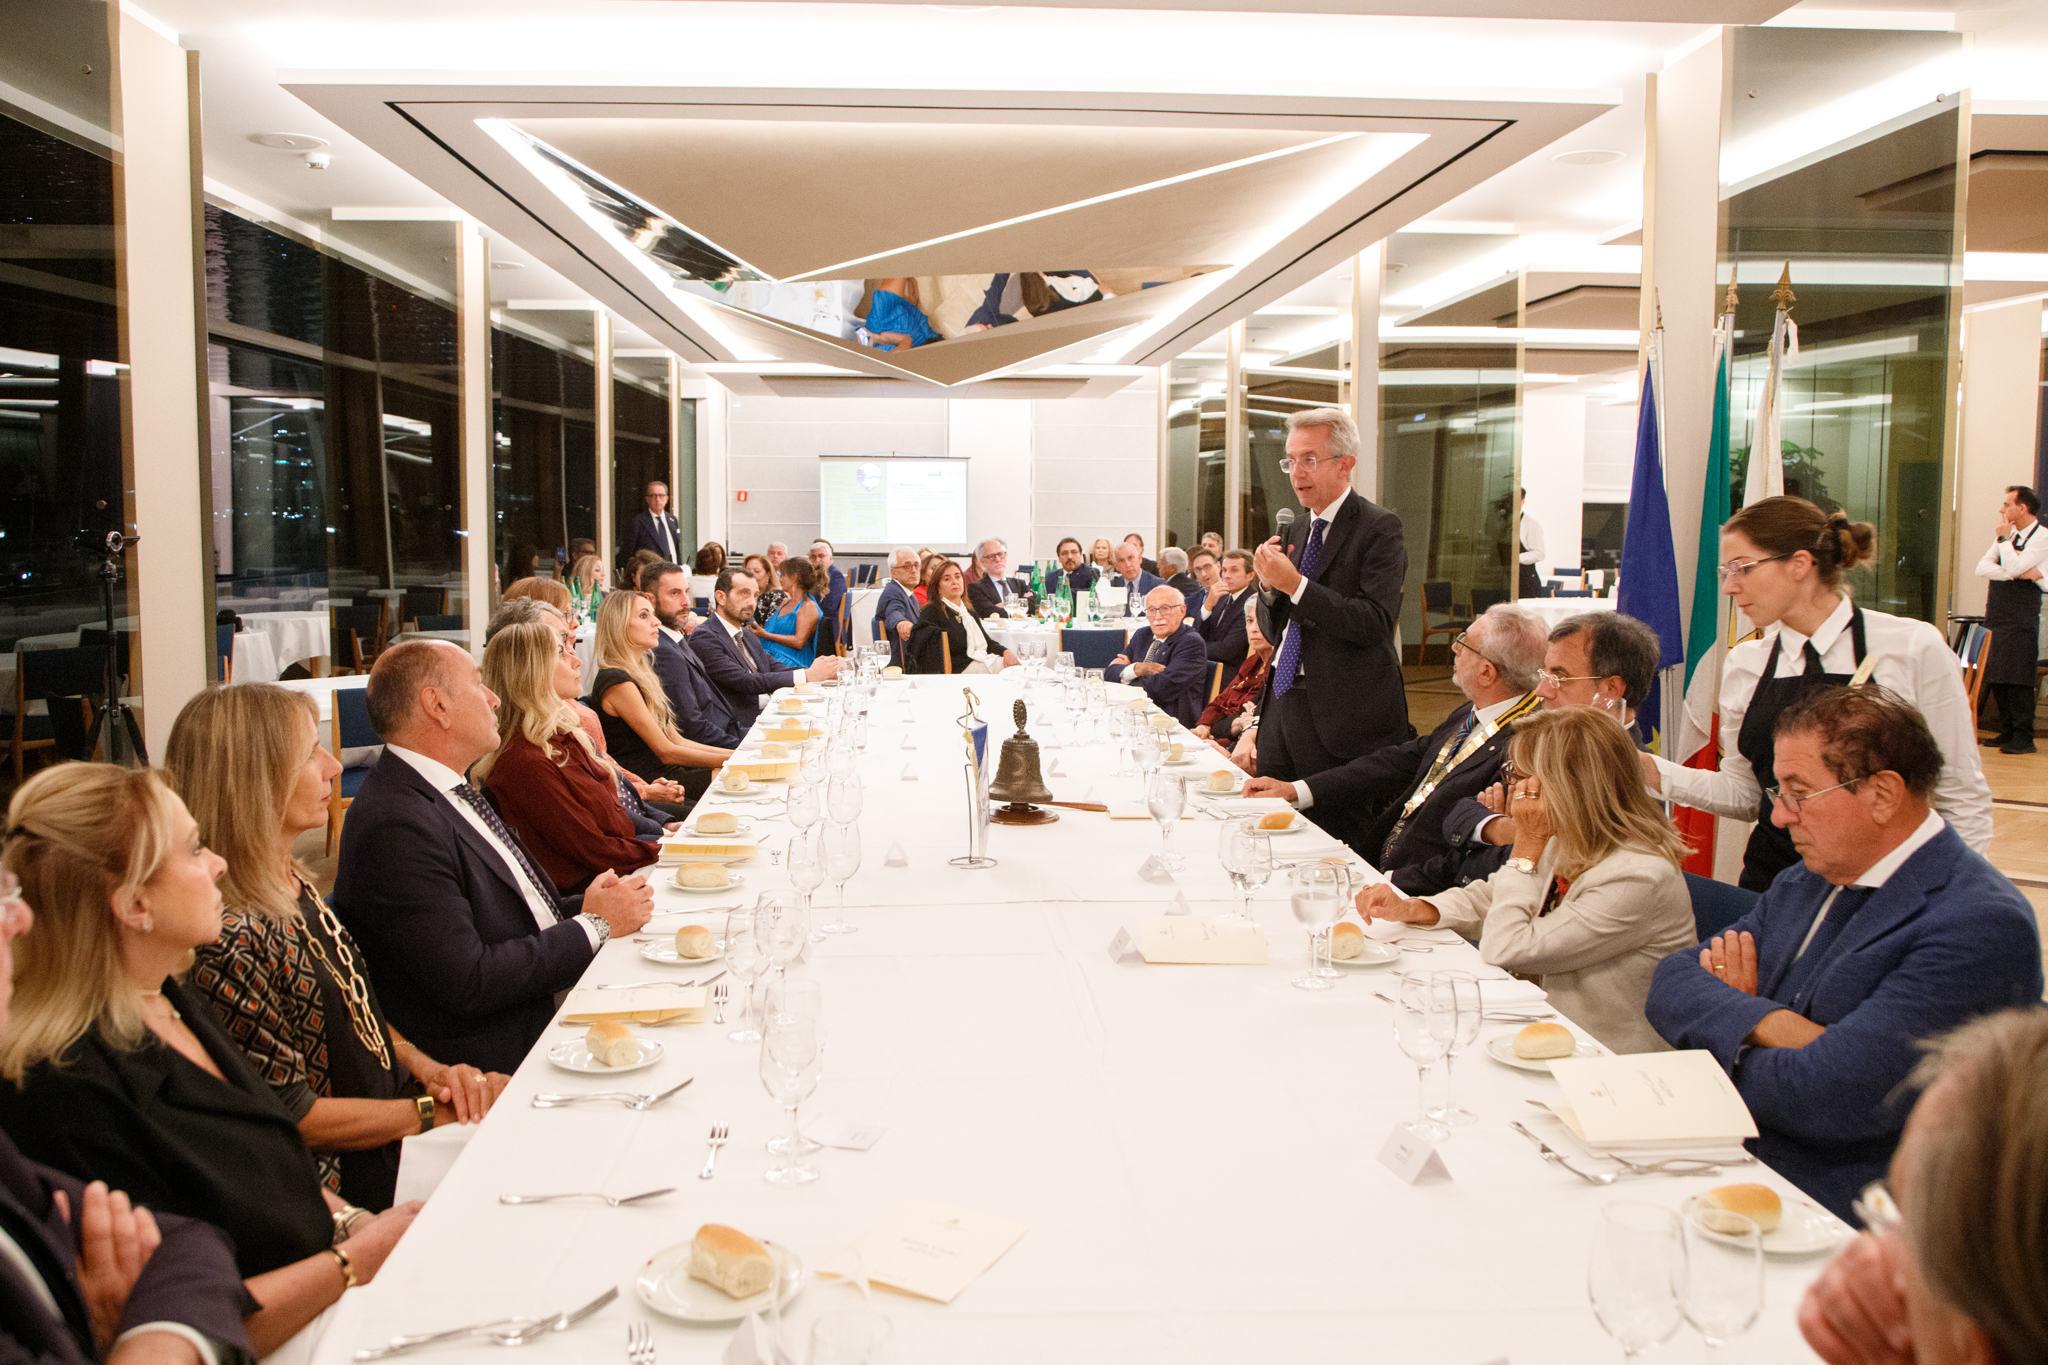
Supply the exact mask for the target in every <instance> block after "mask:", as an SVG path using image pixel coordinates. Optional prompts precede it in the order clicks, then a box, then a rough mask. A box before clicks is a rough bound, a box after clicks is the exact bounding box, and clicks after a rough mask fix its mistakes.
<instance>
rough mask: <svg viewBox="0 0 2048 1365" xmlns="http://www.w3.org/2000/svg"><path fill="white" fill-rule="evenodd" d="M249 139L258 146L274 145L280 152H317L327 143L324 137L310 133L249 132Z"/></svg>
mask: <svg viewBox="0 0 2048 1365" xmlns="http://www.w3.org/2000/svg"><path fill="white" fill-rule="evenodd" d="M249 141H251V142H253V143H255V144H256V145H257V146H259V147H275V148H276V149H277V150H278V151H280V152H317V151H319V150H320V149H321V148H322V147H325V146H326V145H327V139H326V138H324V137H314V136H313V135H312V134H311V133H251V134H250V135H249Z"/></svg>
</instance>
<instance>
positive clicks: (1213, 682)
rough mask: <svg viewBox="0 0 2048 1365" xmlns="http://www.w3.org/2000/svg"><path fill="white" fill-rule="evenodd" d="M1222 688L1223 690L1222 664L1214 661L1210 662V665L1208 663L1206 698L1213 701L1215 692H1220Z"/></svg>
mask: <svg viewBox="0 0 2048 1365" xmlns="http://www.w3.org/2000/svg"><path fill="white" fill-rule="evenodd" d="M1222 690H1223V665H1222V664H1221V663H1214V664H1211V665H1209V697H1208V699H1209V700H1210V701H1214V700H1216V694H1217V693H1218V692H1221V691H1222Z"/></svg>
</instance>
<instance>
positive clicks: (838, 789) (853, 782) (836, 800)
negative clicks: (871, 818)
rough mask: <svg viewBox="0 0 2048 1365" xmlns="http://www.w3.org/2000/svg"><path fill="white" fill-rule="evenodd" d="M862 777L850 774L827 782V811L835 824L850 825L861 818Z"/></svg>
mask: <svg viewBox="0 0 2048 1365" xmlns="http://www.w3.org/2000/svg"><path fill="white" fill-rule="evenodd" d="M860 806H861V788H860V779H859V778H857V777H854V776H853V775H852V774H848V775H846V776H844V777H835V778H833V779H832V780H831V781H830V782H827V783H826V784H825V813H826V814H827V815H830V816H831V817H832V823H833V824H835V825H850V824H852V823H853V822H854V821H856V820H858V819H860Z"/></svg>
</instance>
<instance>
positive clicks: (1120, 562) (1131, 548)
mask: <svg viewBox="0 0 2048 1365" xmlns="http://www.w3.org/2000/svg"><path fill="white" fill-rule="evenodd" d="M1109 562H1110V563H1111V564H1112V565H1114V566H1115V568H1116V572H1115V573H1113V574H1111V575H1110V576H1109V586H1110V587H1112V588H1122V589H1124V591H1125V592H1126V593H1127V594H1128V596H1127V597H1126V598H1125V599H1124V601H1125V603H1126V604H1127V609H1126V611H1125V613H1124V614H1125V615H1127V616H1135V615H1137V614H1138V611H1137V605H1136V604H1137V603H1139V602H1142V601H1144V600H1145V599H1146V597H1147V595H1148V594H1149V593H1150V592H1151V591H1152V589H1154V588H1157V587H1161V586H1163V585H1164V584H1165V582H1166V580H1165V579H1163V578H1161V577H1159V575H1157V574H1154V573H1148V572H1147V571H1146V569H1145V567H1144V560H1143V557H1142V555H1141V552H1140V551H1139V549H1138V547H1137V546H1136V545H1135V544H1133V543H1132V542H1131V541H1129V540H1126V541H1124V542H1122V543H1121V544H1119V545H1118V546H1117V547H1116V548H1115V549H1114V550H1111V551H1110V552H1109ZM1182 605H1183V606H1185V605H1186V600H1185V599H1183V600H1182Z"/></svg>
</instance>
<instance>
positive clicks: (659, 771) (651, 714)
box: [589, 592, 732, 815]
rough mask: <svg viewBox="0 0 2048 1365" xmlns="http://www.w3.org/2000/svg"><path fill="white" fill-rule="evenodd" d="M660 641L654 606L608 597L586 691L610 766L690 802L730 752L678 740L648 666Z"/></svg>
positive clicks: (632, 595) (630, 597) (643, 598)
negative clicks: (675, 788)
mask: <svg viewBox="0 0 2048 1365" xmlns="http://www.w3.org/2000/svg"><path fill="white" fill-rule="evenodd" d="M660 638H661V622H660V621H659V619H657V618H656V616H655V614H654V601H653V599H651V598H649V597H648V596H647V595H646V594H645V593H637V592H617V593H613V594H612V595H611V596H610V597H607V598H606V599H605V601H604V605H603V606H601V607H599V608H598V610H597V648H596V650H595V652H594V653H593V654H592V656H591V663H593V664H594V665H596V667H597V676H596V677H595V678H593V679H592V680H591V684H590V697H589V703H590V708H591V709H592V710H593V711H595V712H597V719H598V723H599V724H600V725H602V726H603V727H604V744H605V748H606V749H607V750H609V751H610V753H611V756H612V761H613V762H615V763H617V764H618V765H619V766H620V767H622V768H625V769H626V770H627V771H628V772H632V773H636V774H638V775H639V777H640V778H641V780H642V781H646V782H652V781H654V780H655V779H657V778H663V777H666V778H669V779H670V780H672V781H674V782H677V783H680V784H681V786H682V788H683V791H684V793H685V794H686V795H687V797H688V798H689V800H691V801H695V800H696V799H697V798H698V797H699V796H702V795H703V794H704V789H705V788H706V787H708V786H710V785H711V772H712V769H714V768H717V767H719V766H720V765H722V764H723V763H724V762H725V761H726V760H727V759H728V758H731V757H732V750H730V749H719V748H714V747H713V746H711V745H709V744H699V743H698V742H697V741H696V740H693V739H685V738H683V736H682V735H680V734H678V733H676V722H675V711H674V709H673V708H672V707H670V705H669V700H668V694H667V693H665V692H663V691H662V690H661V680H660V679H658V678H656V677H655V676H654V666H653V665H652V664H650V663H648V662H647V655H648V652H649V651H650V650H652V649H653V648H654V642H655V641H656V640H658V639H660ZM686 809H687V806H686V807H685V810H686ZM676 813H677V814H678V815H681V814H683V813H684V811H680V810H679V811H677V812H676Z"/></svg>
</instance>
